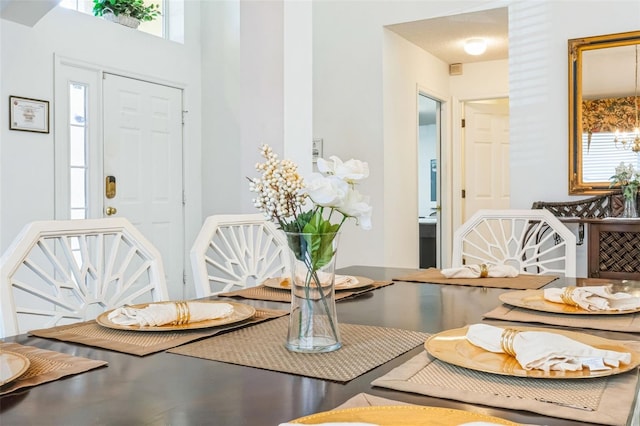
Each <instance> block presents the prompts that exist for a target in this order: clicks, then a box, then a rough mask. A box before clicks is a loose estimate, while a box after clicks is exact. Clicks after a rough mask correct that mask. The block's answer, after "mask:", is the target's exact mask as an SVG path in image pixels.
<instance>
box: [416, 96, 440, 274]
mask: <svg viewBox="0 0 640 426" xmlns="http://www.w3.org/2000/svg"><path fill="white" fill-rule="evenodd" d="M440 109H441V104H440V102H439V101H437V100H435V99H432V98H430V97H428V96H427V95H425V94H422V93H419V94H418V227H419V230H420V240H419V241H420V268H431V267H434V268H435V267H437V266H438V263H439V253H438V247H440V226H439V225H438V223H439V216H440V215H439V212H440V202H439V199H440V173H439V171H440V162H439V161H440V160H439V159H440V139H441V138H440V135H441V129H440V123H441V120H440Z"/></svg>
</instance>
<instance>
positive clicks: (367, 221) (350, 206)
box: [338, 188, 373, 230]
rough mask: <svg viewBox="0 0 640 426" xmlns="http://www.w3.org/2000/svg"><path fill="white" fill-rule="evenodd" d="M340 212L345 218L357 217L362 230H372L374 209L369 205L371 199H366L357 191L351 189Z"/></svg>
mask: <svg viewBox="0 0 640 426" xmlns="http://www.w3.org/2000/svg"><path fill="white" fill-rule="evenodd" d="M338 210H339V211H340V212H341V213H342V214H344V215H345V216H349V217H355V218H356V222H357V223H358V226H359V227H360V228H362V229H365V230H368V229H371V213H372V211H373V208H372V207H371V205H370V204H369V197H365V196H364V195H362V194H361V193H360V192H358V191H357V190H355V189H352V188H350V190H349V191H348V192H347V195H346V197H345V199H344V202H343V204H342V206H340V207H339V208H338Z"/></svg>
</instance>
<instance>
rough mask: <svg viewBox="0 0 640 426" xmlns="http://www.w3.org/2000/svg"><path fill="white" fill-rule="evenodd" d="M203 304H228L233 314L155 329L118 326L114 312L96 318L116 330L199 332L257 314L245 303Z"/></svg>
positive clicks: (143, 305) (205, 301)
mask: <svg viewBox="0 0 640 426" xmlns="http://www.w3.org/2000/svg"><path fill="white" fill-rule="evenodd" d="M198 302H202V303H227V304H229V305H232V306H233V313H232V314H231V315H229V316H228V317H224V318H218V319H211V320H205V321H198V322H192V323H187V324H181V325H176V324H165V325H159V326H154V327H140V326H137V325H121V324H116V323H114V322H113V321H111V320H110V319H109V314H110V313H111V312H112V311H113V310H110V311H107V312H103V313H102V314H100V315H99V316H98V318H96V322H97V323H98V324H100V325H101V326H103V327H108V328H114V329H116V330H131V331H176V330H181V331H184V330H197V329H200V328H211V327H219V326H221V325H228V324H234V323H236V322H240V321H244V320H246V319H248V318H251V317H252V316H254V315H255V313H256V308H254V307H253V306H250V305H246V304H244V303H238V302H230V301H224V302H222V301H215V300H198ZM168 303H175V302H154V304H168ZM149 305H150V303H141V304H139V305H131V306H130V307H131V308H136V309H142V308H145V307H147V306H149Z"/></svg>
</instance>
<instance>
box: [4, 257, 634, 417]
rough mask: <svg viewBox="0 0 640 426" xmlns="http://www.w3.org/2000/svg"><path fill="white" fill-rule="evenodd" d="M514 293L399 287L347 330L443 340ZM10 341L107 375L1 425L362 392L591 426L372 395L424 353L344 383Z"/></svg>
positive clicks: (28, 403)
mask: <svg viewBox="0 0 640 426" xmlns="http://www.w3.org/2000/svg"><path fill="white" fill-rule="evenodd" d="M413 271H415V270H412V269H400V268H383V267H370V266H351V267H347V268H342V269H341V270H339V272H340V273H342V274H350V275H358V276H365V277H370V278H373V279H376V280H391V279H392V278H395V277H397V276H399V275H402V274H407V273H410V272H413ZM574 284H575V279H564V278H560V279H558V280H556V281H554V282H552V283H551V284H549V286H553V287H561V286H564V285H574ZM506 291H510V290H506V289H497V288H482V287H470V286H452V285H438V284H424V283H414V282H395V283H394V284H393V285H389V286H386V287H384V288H380V289H377V290H374V291H371V292H368V293H365V294H362V295H360V296H358V297H355V298H352V299H349V300H345V301H340V302H338V303H337V311H338V318H339V320H340V322H344V323H352V324H362V325H374V326H384V327H394V328H401V329H406V330H414V331H421V332H426V333H437V332H440V331H442V330H446V329H450V328H456V327H462V326H465V325H467V324H471V323H475V322H480V321H481V320H482V315H483V314H484V313H486V312H487V311H489V310H491V309H493V308H494V307H496V306H498V305H499V304H500V301H499V299H498V296H499V295H500V294H501V293H504V292H506ZM446 299H449V300H446ZM235 300H236V301H241V302H242V303H247V304H251V305H254V306H256V307H264V308H276V309H287V307H288V304H285V303H278V302H266V301H259V300H246V299H242V300H238V299H235ZM445 306H446V307H447V308H446V309H444V307H445ZM593 334H598V335H601V336H604V337H607V338H614V339H622V340H638V339H639V336H638V335H637V334H633V333H618V332H605V331H602V332H598V331H593ZM212 339H215V337H212ZM3 340H4V341H5V342H16V343H19V344H22V345H30V346H35V347H38V348H42V349H48V350H53V351H58V352H62V353H67V354H71V355H75V356H80V357H86V358H90V359H96V360H104V361H107V362H108V366H107V367H102V368H98V369H95V370H91V371H88V372H85V373H82V374H77V375H74V376H70V377H66V378H62V379H59V380H56V381H53V382H49V383H44V384H41V385H38V386H35V387H31V388H26V389H21V390H17V391H15V392H13V393H10V394H7V395H4V396H2V397H0V424H1V425H2V426H9V425H40V424H42V425H143V424H144V425H157V424H162V425H204V424H207V425H221V426H232V425H278V424H279V423H283V422H287V421H289V420H292V419H295V418H298V417H301V416H304V415H309V414H312V413H316V412H320V411H326V410H331V409H333V408H335V407H337V406H339V405H340V404H342V403H344V402H345V401H346V400H348V399H349V398H351V397H353V396H355V395H357V394H358V393H361V392H366V393H368V394H371V395H376V396H380V397H383V398H388V399H393V400H397V401H403V402H407V403H412V404H419V405H425V406H436V407H449V408H455V409H462V410H467V411H472V412H477V413H482V414H487V415H492V416H497V417H501V418H504V419H507V420H511V421H514V422H518V423H525V424H536V425H542V424H544V425H567V426H569V425H580V424H584V423H580V422H575V421H571V420H566V419H560V418H554V417H545V416H541V415H538V414H535V413H531V412H525V411H515V410H508V409H501V408H494V407H489V406H480V405H473V404H467V403H463V402H459V401H455V400H448V399H439V398H433V397H428V396H423V395H418V394H412V393H407V392H400V391H394V390H390V389H386V388H378V387H373V386H371V382H372V381H373V380H374V379H376V378H378V377H380V376H382V375H384V374H386V373H388V372H389V371H390V370H392V369H393V368H395V367H398V366H399V365H401V364H403V363H404V362H406V361H407V360H409V359H410V358H412V357H413V356H415V355H417V354H418V353H420V352H421V351H423V350H424V347H423V346H419V347H416V348H414V349H413V350H411V351H409V352H407V353H405V354H403V355H401V356H398V357H397V358H395V359H393V360H391V361H389V362H387V363H385V364H383V365H380V366H379V367H377V368H374V369H373V370H371V371H368V372H366V373H365V374H363V375H361V376H359V377H357V378H355V379H353V380H351V381H349V382H347V383H345V384H342V383H336V382H331V381H326V380H320V379H314V378H309V377H302V376H298V375H293V374H286V373H280V372H275V371H269V370H263V369H258V368H252V367H245V366H241V365H234V364H228V363H223V362H217V361H211V360H206V359H200V358H195V357H190V356H182V355H178V354H173V353H169V352H166V351H162V352H158V353H155V354H151V355H147V356H135V355H128V354H125V353H120V352H115V351H110V350H105V349H99V348H95V347H90V346H85V345H81V344H74V343H67V342H62V341H57V340H52V339H44V338H38V337H34V336H29V335H27V334H23V335H19V336H12V337H8V338H5V339H3ZM283 343H284V336H283ZM637 403H638V402H637V401H636V404H637Z"/></svg>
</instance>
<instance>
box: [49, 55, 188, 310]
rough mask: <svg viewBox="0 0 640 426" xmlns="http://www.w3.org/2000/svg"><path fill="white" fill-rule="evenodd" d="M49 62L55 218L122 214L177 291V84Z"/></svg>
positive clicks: (180, 263) (180, 279)
mask: <svg viewBox="0 0 640 426" xmlns="http://www.w3.org/2000/svg"><path fill="white" fill-rule="evenodd" d="M55 67H56V69H55V79H56V92H55V103H54V105H55V108H56V109H55V112H56V114H55V115H54V116H55V123H56V126H55V218H56V219H83V218H87V219H94V218H102V217H108V216H113V215H115V217H124V218H127V219H128V220H129V221H130V222H132V223H133V224H134V225H135V226H136V227H137V228H138V229H139V230H140V231H141V232H142V234H143V235H144V236H145V237H147V238H148V239H149V240H150V241H151V242H152V243H153V244H154V245H155V246H156V248H157V249H158V250H159V251H160V253H161V255H162V261H163V265H164V272H165V275H166V281H167V286H168V288H169V293H170V295H171V297H172V298H181V297H184V294H185V286H184V281H185V278H184V277H185V265H186V262H185V259H186V255H185V249H184V247H185V241H184V235H185V220H184V204H183V135H182V109H183V107H182V89H179V88H176V87H171V86H167V85H163V84H156V83H153V82H149V81H143V80H139V79H134V78H128V77H125V76H121V75H115V74H110V73H107V72H105V70H104V69H103V68H102V67H100V66H94V65H88V64H86V63H79V62H76V61H73V60H70V59H63V58H60V57H57V58H56V63H55ZM109 183H113V184H114V185H109Z"/></svg>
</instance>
